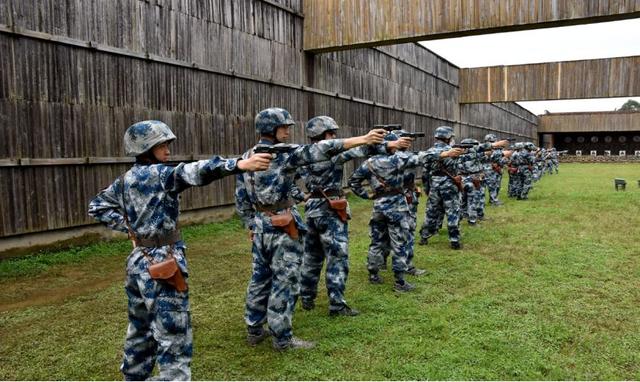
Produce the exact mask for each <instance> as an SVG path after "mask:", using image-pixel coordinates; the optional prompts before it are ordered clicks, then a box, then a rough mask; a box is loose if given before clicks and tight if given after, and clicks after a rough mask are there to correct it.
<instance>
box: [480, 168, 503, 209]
mask: <svg viewBox="0 0 640 382" xmlns="http://www.w3.org/2000/svg"><path fill="white" fill-rule="evenodd" d="M484 182H485V184H486V186H487V189H488V190H489V203H491V204H496V203H498V195H500V186H501V184H502V174H498V173H497V172H496V171H494V170H493V169H492V170H489V171H487V172H486V173H485V178H484Z"/></svg>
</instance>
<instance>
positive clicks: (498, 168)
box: [491, 163, 502, 175]
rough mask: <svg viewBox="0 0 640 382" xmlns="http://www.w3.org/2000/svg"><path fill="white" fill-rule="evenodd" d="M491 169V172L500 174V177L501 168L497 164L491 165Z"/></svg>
mask: <svg viewBox="0 0 640 382" xmlns="http://www.w3.org/2000/svg"><path fill="white" fill-rule="evenodd" d="M491 169H492V170H493V171H495V172H496V173H498V174H501V175H502V166H500V165H499V164H497V163H491Z"/></svg>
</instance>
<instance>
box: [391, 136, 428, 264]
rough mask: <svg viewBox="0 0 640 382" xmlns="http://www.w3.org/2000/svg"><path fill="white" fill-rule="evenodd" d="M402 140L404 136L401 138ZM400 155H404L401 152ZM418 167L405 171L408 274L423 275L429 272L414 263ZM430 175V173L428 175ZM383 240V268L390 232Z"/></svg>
mask: <svg viewBox="0 0 640 382" xmlns="http://www.w3.org/2000/svg"><path fill="white" fill-rule="evenodd" d="M395 133H397V134H402V133H405V131H404V130H397V131H395ZM392 138H393V135H388V136H387V137H386V139H392ZM400 139H401V140H402V139H403V138H400ZM405 150H406V148H401V149H400V151H401V152H404V151H405ZM399 155H402V154H400V153H399ZM417 172H418V168H417V167H409V168H407V169H405V171H404V180H403V188H404V193H405V196H406V198H407V203H408V205H409V231H408V232H407V251H408V253H407V272H406V273H407V274H410V275H412V276H422V275H424V274H426V273H428V272H427V270H425V269H420V268H417V267H416V266H415V264H414V263H413V254H414V244H415V231H416V228H417V226H418V205H419V204H420V195H421V194H422V190H421V189H420V188H419V187H418V186H417V185H416V178H417ZM427 177H428V175H427ZM383 237H384V238H383V239H382V241H383V242H384V243H385V244H384V250H383V253H382V255H383V264H382V267H381V268H382V269H384V270H386V269H387V259H388V257H389V254H390V253H391V243H390V238H389V232H387V233H386V234H383Z"/></svg>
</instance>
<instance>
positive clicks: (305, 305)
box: [302, 298, 316, 310]
mask: <svg viewBox="0 0 640 382" xmlns="http://www.w3.org/2000/svg"><path fill="white" fill-rule="evenodd" d="M315 307H316V302H315V301H313V300H306V299H304V298H303V299H302V309H304V310H313V308H315Z"/></svg>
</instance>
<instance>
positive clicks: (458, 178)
mask: <svg viewBox="0 0 640 382" xmlns="http://www.w3.org/2000/svg"><path fill="white" fill-rule="evenodd" d="M450 178H451V180H452V181H453V184H455V185H456V187H457V188H458V191H459V192H462V191H463V190H464V187H463V186H462V176H460V175H456V176H451V177H450Z"/></svg>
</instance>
